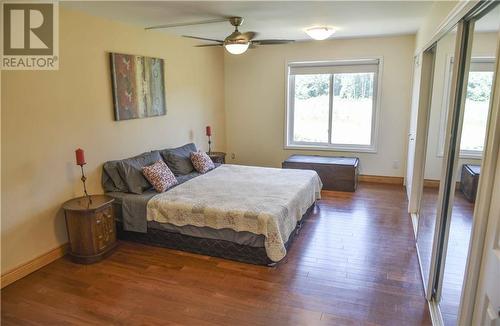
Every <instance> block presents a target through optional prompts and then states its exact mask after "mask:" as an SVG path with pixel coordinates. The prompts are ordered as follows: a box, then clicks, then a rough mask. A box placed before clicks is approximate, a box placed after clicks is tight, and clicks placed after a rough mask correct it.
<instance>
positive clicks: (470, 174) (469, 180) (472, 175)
mask: <svg viewBox="0 0 500 326" xmlns="http://www.w3.org/2000/svg"><path fill="white" fill-rule="evenodd" d="M480 173H481V166H479V165H472V164H464V165H462V175H461V178H460V189H461V190H462V192H463V194H464V196H465V198H467V200H469V201H470V202H472V203H473V202H475V201H476V193H477V184H478V182H479V175H480Z"/></svg>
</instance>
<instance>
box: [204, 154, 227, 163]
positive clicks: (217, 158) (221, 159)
mask: <svg viewBox="0 0 500 326" xmlns="http://www.w3.org/2000/svg"><path fill="white" fill-rule="evenodd" d="M207 155H208V156H210V159H211V160H212V162H214V163H220V164H225V163H226V153H224V152H211V153H208V152H207Z"/></svg>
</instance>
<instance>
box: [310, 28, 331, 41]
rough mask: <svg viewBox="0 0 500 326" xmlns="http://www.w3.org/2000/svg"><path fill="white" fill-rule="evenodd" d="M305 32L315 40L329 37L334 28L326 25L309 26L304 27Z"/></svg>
mask: <svg viewBox="0 0 500 326" xmlns="http://www.w3.org/2000/svg"><path fill="white" fill-rule="evenodd" d="M306 33H307V35H309V36H310V37H311V38H313V39H315V40H317V41H321V40H326V39H327V38H329V37H330V36H331V35H332V34H333V33H335V30H334V29H333V28H331V27H326V26H321V27H311V28H308V29H306Z"/></svg>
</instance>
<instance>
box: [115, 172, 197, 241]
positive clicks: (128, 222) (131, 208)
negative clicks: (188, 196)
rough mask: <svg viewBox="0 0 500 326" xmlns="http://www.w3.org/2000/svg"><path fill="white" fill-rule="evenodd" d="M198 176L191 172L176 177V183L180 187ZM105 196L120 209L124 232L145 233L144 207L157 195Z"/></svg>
mask: <svg viewBox="0 0 500 326" xmlns="http://www.w3.org/2000/svg"><path fill="white" fill-rule="evenodd" d="M199 175H200V174H199V173H198V172H191V173H190V174H186V175H181V176H178V177H177V181H178V182H179V185H181V184H183V183H184V182H186V181H188V180H191V179H193V178H195V177H197V176H199ZM175 187H177V186H175ZM175 187H173V188H175ZM173 188H171V189H173ZM169 190H170V189H169ZM106 194H107V195H109V196H111V197H113V198H114V199H115V201H116V203H117V204H118V205H119V206H120V207H121V212H120V213H121V218H122V223H123V229H124V230H125V231H134V232H141V233H146V232H147V230H148V225H147V219H146V213H147V210H146V207H147V205H148V202H149V200H150V199H151V198H153V197H154V196H155V195H158V193H157V192H156V191H154V190H148V191H145V192H144V193H142V194H140V195H138V194H132V193H126V192H108V193H106Z"/></svg>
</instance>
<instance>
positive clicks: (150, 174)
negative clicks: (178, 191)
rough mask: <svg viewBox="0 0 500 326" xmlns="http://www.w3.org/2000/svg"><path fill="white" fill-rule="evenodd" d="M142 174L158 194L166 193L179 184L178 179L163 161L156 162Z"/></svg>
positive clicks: (143, 170)
mask: <svg viewBox="0 0 500 326" xmlns="http://www.w3.org/2000/svg"><path fill="white" fill-rule="evenodd" d="M142 174H144V176H145V177H146V179H148V181H149V183H151V185H153V188H155V190H156V191H157V192H164V191H166V190H167V189H168V188H170V187H172V186H175V185H176V184H177V179H176V178H175V176H174V174H173V173H172V171H170V169H169V168H168V166H167V164H165V162H163V161H156V162H154V163H153V164H152V165H149V166H145V167H143V168H142Z"/></svg>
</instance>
